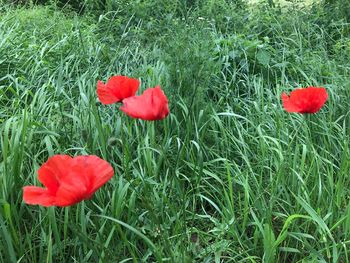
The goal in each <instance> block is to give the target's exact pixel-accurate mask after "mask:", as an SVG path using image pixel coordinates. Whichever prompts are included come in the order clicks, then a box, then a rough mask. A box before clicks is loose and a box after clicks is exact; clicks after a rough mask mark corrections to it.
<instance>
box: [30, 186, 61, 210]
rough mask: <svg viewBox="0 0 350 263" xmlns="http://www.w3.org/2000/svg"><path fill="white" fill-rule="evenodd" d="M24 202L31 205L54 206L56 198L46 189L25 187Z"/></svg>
mask: <svg viewBox="0 0 350 263" xmlns="http://www.w3.org/2000/svg"><path fill="white" fill-rule="evenodd" d="M23 201H24V202H25V203H27V204H29V205H42V206H52V205H54V202H55V197H54V196H53V195H51V194H50V193H49V192H48V191H47V190H46V189H44V188H41V187H36V186H25V187H23Z"/></svg>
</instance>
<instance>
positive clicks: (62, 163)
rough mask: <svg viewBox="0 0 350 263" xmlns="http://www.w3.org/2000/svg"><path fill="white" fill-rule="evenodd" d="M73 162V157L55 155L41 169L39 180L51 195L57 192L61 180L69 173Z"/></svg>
mask: <svg viewBox="0 0 350 263" xmlns="http://www.w3.org/2000/svg"><path fill="white" fill-rule="evenodd" d="M71 161H72V157H70V156H68V155H54V156H52V157H50V158H49V159H48V160H47V162H46V163H44V164H43V165H42V166H41V167H40V168H39V170H38V179H39V181H40V182H41V183H42V184H43V185H44V186H46V188H47V189H48V191H49V192H50V193H55V192H56V190H57V188H58V186H59V181H60V179H61V178H62V177H63V176H65V175H66V174H67V172H68V171H69V168H70V163H71Z"/></svg>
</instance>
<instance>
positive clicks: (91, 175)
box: [23, 155, 114, 207]
mask: <svg viewBox="0 0 350 263" xmlns="http://www.w3.org/2000/svg"><path fill="white" fill-rule="evenodd" d="M38 173H39V179H40V181H41V182H42V183H43V184H44V185H45V186H46V187H47V188H40V187H36V186H25V187H24V188H23V200H24V201H25V202H26V203H28V204H38V205H43V206H62V207H64V206H70V205H73V204H76V203H78V202H80V201H82V200H84V199H89V198H91V196H92V195H93V193H94V192H95V191H96V190H97V189H98V188H100V187H101V186H102V185H103V184H104V183H106V182H107V181H108V180H109V179H110V178H111V177H112V176H113V174H114V172H113V168H112V166H111V165H110V164H109V163H108V162H106V161H104V160H102V159H100V158H99V157H97V156H94V155H86V156H78V157H75V158H71V157H69V156H67V155H55V156H53V157H51V158H50V159H49V160H48V161H47V162H46V163H44V164H43V165H42V166H41V168H40V169H39V171H38Z"/></svg>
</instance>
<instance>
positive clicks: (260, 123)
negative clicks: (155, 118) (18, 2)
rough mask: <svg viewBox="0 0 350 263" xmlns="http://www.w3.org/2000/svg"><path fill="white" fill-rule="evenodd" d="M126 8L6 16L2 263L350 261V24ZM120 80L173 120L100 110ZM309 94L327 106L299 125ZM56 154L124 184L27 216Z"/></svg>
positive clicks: (21, 10)
mask: <svg viewBox="0 0 350 263" xmlns="http://www.w3.org/2000/svg"><path fill="white" fill-rule="evenodd" d="M124 2H125V4H124V5H119V4H118V3H119V1H106V3H107V4H106V3H102V1H101V3H100V2H98V1H86V5H85V7H84V8H85V9H84V10H83V11H81V12H80V13H76V12H78V11H79V10H78V11H77V9H75V11H76V12H75V11H74V6H73V7H72V6H71V7H69V8H68V7H67V5H66V6H65V5H64V6H65V7H64V8H63V9H61V8H59V7H57V5H53V4H51V5H46V6H35V5H30V4H29V5H27V6H26V7H21V6H14V5H12V6H8V5H6V6H5V5H4V4H3V5H2V7H1V16H0V54H1V56H0V149H1V150H0V207H1V208H0V231H1V235H0V254H1V255H2V256H1V257H0V262H6V263H7V262H19V261H20V262H119V261H121V262H127V261H133V262H139V261H145V262H156V261H161V260H163V261H169V262H190V261H191V262H192V261H198V262H203V261H205V262H213V261H216V262H221V261H228V262H229V261H231V262H315V261H322V262H329V261H332V262H347V261H349V256H350V255H349V245H350V239H349V238H350V228H349V226H350V224H349V223H350V217H349V215H350V207H349V190H348V189H349V187H350V177H349V168H350V161H349V160H350V152H349V143H350V141H349V138H350V136H349V135H350V133H349V121H350V117H349V116H350V115H349V108H350V99H349V98H350V88H349V87H350V81H349V79H348V76H349V74H350V65H349V62H348V61H349V58H350V32H349V20H347V18H346V15H345V14H346V12H345V13H344V14H343V11H342V12H340V9H336V10H339V12H340V13H341V14H343V15H339V16H338V17H333V20H329V17H330V14H328V16H327V12H329V11H328V10H329V9H327V8H324V6H323V5H318V4H315V5H313V6H308V7H300V6H298V8H295V7H290V9H286V8H285V7H283V8H279V7H278V6H277V7H270V6H268V5H265V4H261V5H258V6H253V7H252V6H249V5H241V4H240V3H239V2H235V3H232V2H231V1H210V0H206V1H174V2H169V1H160V3H159V4H157V3H158V2H156V1H141V2H142V3H141V2H140V3H138V1H135V2H133V3H131V2H132V1H124ZM126 2H127V3H126ZM45 4H47V3H45ZM89 4H90V5H92V4H96V5H99V7H98V8H97V9H96V10H97V11H96V12H93V10H94V9H92V8H91V7H89ZM61 6H62V5H61ZM332 10H333V9H332ZM340 13H339V14H340ZM170 14H171V15H170ZM116 74H120V75H127V76H131V77H134V78H139V79H140V80H141V87H140V91H143V90H144V89H146V88H147V87H154V86H155V85H157V84H159V85H161V87H162V88H163V89H164V91H165V93H166V94H167V96H168V98H169V106H170V112H171V114H170V115H169V117H167V118H166V119H164V120H163V121H159V122H154V123H149V122H145V121H140V120H133V119H130V118H128V117H127V116H125V115H123V114H122V113H121V112H120V111H118V107H119V106H118V105H116V104H114V105H110V106H104V105H101V104H100V103H99V102H98V100H97V96H96V82H97V80H98V79H100V80H103V81H106V80H107V79H108V78H109V77H110V76H111V75H116ZM305 86H324V87H325V88H326V89H327V91H328V94H329V98H328V101H327V102H326V105H325V107H323V108H322V110H321V111H320V112H319V113H317V114H315V115H308V116H306V115H298V114H288V113H286V112H285V111H284V110H283V107H282V105H281V100H280V95H281V93H282V91H290V90H292V89H294V88H296V87H305ZM54 154H69V155H72V156H74V155H81V154H94V155H98V156H100V157H101V158H103V159H105V160H108V161H109V162H110V163H111V164H112V166H113V168H114V169H115V173H116V175H115V176H114V177H113V178H112V179H111V181H110V182H109V183H108V184H107V185H106V186H105V187H104V188H103V190H102V189H101V190H100V191H98V192H97V193H96V194H95V197H94V198H93V199H91V200H88V201H84V202H82V203H79V204H77V205H75V206H72V207H69V208H64V209H62V208H42V207H38V206H28V205H25V204H24V203H23V201H22V187H23V186H24V185H40V183H39V182H38V180H37V179H36V178H37V174H36V173H37V170H38V168H39V167H40V165H41V164H42V163H44V162H45V161H46V160H47V159H48V157H49V156H52V155H54Z"/></svg>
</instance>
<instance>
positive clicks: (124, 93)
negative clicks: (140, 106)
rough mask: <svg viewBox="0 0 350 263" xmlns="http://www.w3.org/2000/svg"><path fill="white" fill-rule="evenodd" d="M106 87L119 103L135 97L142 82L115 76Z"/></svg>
mask: <svg viewBox="0 0 350 263" xmlns="http://www.w3.org/2000/svg"><path fill="white" fill-rule="evenodd" d="M106 86H107V87H108V88H109V89H110V90H112V91H113V94H114V95H115V96H116V97H117V98H118V101H121V100H123V99H125V98H128V97H132V96H135V94H136V92H137V90H138V88H139V86H140V81H139V80H138V79H133V78H129V77H126V76H113V77H111V78H110V79H109V80H108V81H107V83H106Z"/></svg>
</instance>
